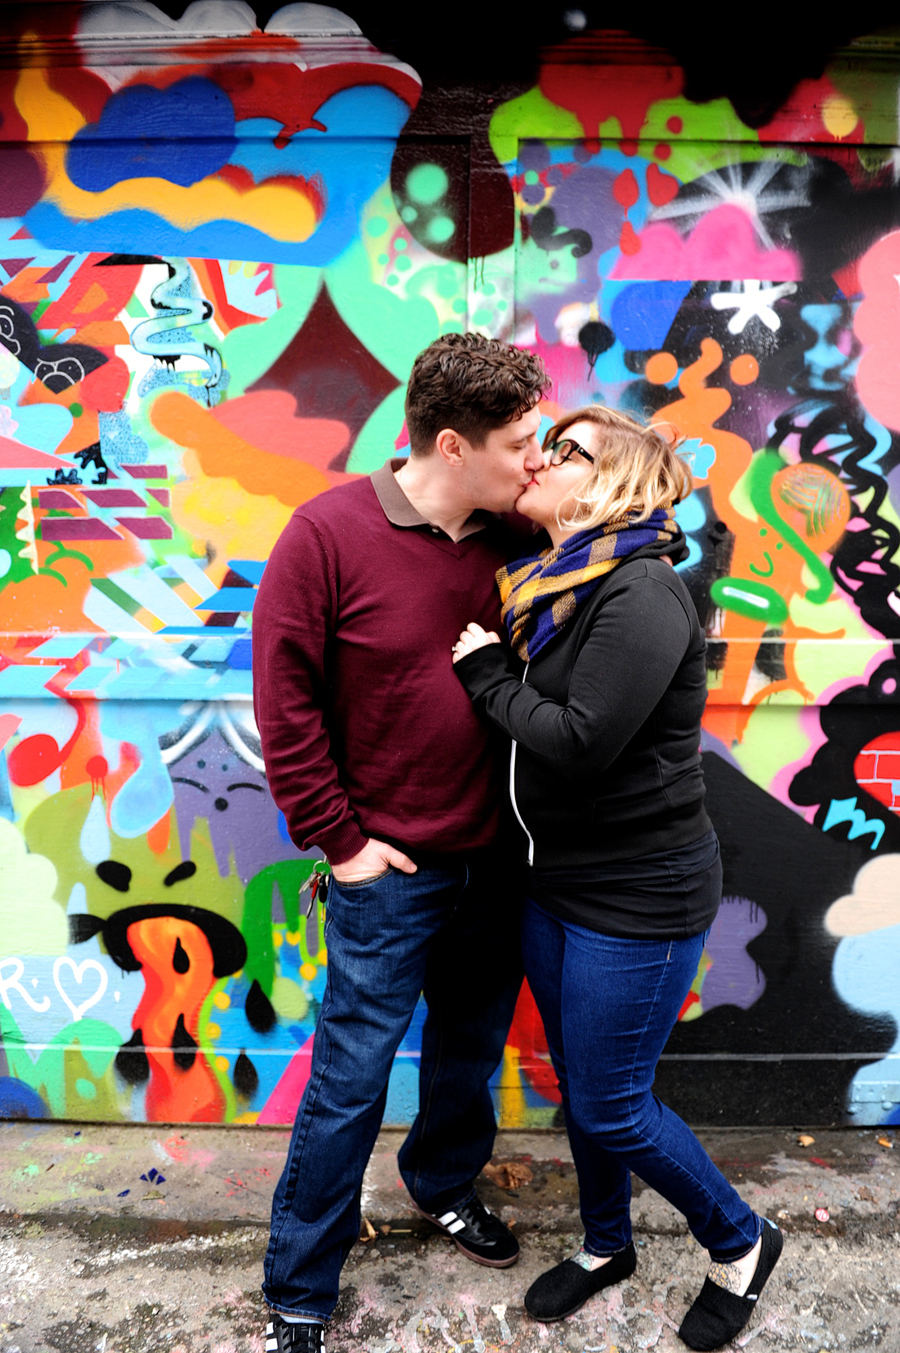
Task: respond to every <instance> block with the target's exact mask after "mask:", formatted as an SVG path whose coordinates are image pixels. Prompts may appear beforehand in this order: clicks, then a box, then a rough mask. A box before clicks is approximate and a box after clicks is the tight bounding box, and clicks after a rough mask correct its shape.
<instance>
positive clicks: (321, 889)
mask: <svg viewBox="0 0 900 1353" xmlns="http://www.w3.org/2000/svg"><path fill="white" fill-rule="evenodd" d="M330 874H331V866H330V865H329V863H328V861H327V860H316V862H315V864H314V865H313V867H312V873H311V874H310V876H309V878H308V879H307V880H306V882H305V883H301V885H300V892H301V893H305V892H306V891H307V889H308V890H309V901H308V902H307V904H306V908H305V911H304V915H305V916H306V919H307V920H309V918H310V916H312V913H313V907H314V906H315V905H316V902H317V901H319V902H321V903H322V906H323V907H324V905H325V901H326V898H327V897H328V879H329V876H330Z"/></svg>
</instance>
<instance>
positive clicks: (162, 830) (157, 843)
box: [147, 811, 172, 855]
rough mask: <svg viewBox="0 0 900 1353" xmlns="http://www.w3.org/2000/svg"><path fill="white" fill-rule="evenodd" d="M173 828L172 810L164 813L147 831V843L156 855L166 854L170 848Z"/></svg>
mask: <svg viewBox="0 0 900 1353" xmlns="http://www.w3.org/2000/svg"><path fill="white" fill-rule="evenodd" d="M171 830H172V814H171V811H169V812H167V813H163V815H162V817H161V818H160V819H159V821H158V822H155V823H154V824H153V826H152V827H151V828H150V830H149V831H148V833H147V845H148V846H149V847H150V849H151V850H152V851H153V853H154V855H164V854H165V853H166V851H167V850H168V849H169V836H170V834H171Z"/></svg>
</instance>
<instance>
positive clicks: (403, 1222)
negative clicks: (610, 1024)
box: [0, 1123, 900, 1353]
mask: <svg viewBox="0 0 900 1353" xmlns="http://www.w3.org/2000/svg"><path fill="white" fill-rule="evenodd" d="M699 1135H700V1136H701V1137H702V1139H703V1141H704V1144H705V1145H706V1147H707V1149H708V1150H709V1151H710V1153H711V1154H712V1156H713V1158H714V1159H715V1160H716V1161H717V1163H718V1164H719V1165H720V1166H721V1168H722V1169H723V1170H725V1172H726V1173H727V1174H728V1176H729V1178H731V1179H732V1180H733V1181H734V1183H735V1184H736V1185H737V1187H738V1188H739V1189H740V1190H741V1192H742V1193H743V1195H744V1196H745V1197H746V1198H747V1199H748V1201H749V1202H750V1203H751V1205H752V1206H753V1207H754V1208H755V1209H756V1210H757V1211H760V1212H763V1213H765V1214H766V1215H767V1216H769V1217H772V1218H773V1219H777V1221H778V1223H779V1225H781V1226H782V1228H783V1230H784V1232H785V1235H786V1245H785V1252H784V1255H783V1258H782V1261H781V1263H780V1264H779V1266H778V1268H777V1269H776V1271H775V1274H774V1276H773V1278H772V1280H771V1281H770V1283H769V1285H768V1287H767V1288H766V1291H765V1294H764V1296H763V1299H762V1300H761V1301H760V1307H759V1311H758V1312H757V1313H756V1315H755V1316H754V1319H753V1320H752V1321H751V1323H750V1325H749V1326H748V1328H747V1329H746V1330H745V1331H744V1332H743V1334H742V1335H741V1336H740V1337H739V1339H738V1340H737V1342H736V1344H735V1345H734V1347H737V1348H748V1347H749V1348H751V1349H752V1350H753V1353H766V1351H767V1350H779V1353H780V1351H781V1350H793V1349H798V1350H799V1349H803V1350H812V1353H820V1350H826V1349H827V1350H829V1351H830V1350H832V1349H835V1350H847V1351H848V1353H849V1351H850V1350H856V1349H874V1348H881V1349H883V1350H885V1353H900V1263H898V1259H900V1220H898V1208H900V1189H898V1185H900V1133H898V1135H897V1146H898V1150H897V1151H894V1149H893V1141H894V1134H893V1132H892V1131H888V1132H886V1133H884V1132H881V1131H879V1130H877V1129H868V1130H865V1131H854V1130H843V1131H834V1130H832V1131H827V1130H826V1131H819V1130H817V1131H815V1132H814V1133H813V1134H811V1135H812V1136H813V1137H814V1138H815V1140H810V1141H808V1142H807V1143H806V1144H805V1145H803V1144H801V1140H800V1133H799V1132H790V1131H786V1130H782V1129H779V1130H775V1131H769V1132H759V1131H753V1132H750V1131H743V1130H737V1129H735V1130H725V1131H722V1130H718V1131H710V1132H705V1133H700V1134H699ZM400 1140H401V1136H400V1134H398V1133H396V1132H392V1131H385V1132H383V1133H382V1135H381V1137H380V1139H379V1142H378V1146H377V1148H376V1152H375V1155H374V1156H373V1159H372V1164H371V1166H370V1169H369V1172H368V1175H367V1177H366V1186H365V1190H364V1197H363V1207H364V1215H365V1219H366V1223H367V1225H365V1226H364V1230H363V1237H364V1238H363V1239H361V1241H360V1243H359V1244H358V1245H357V1246H356V1247H355V1249H354V1250H353V1251H352V1253H351V1255H350V1258H349V1261H348V1263H347V1266H346V1268H345V1271H344V1285H343V1293H342V1296H341V1300H340V1304H339V1306H338V1309H337V1312H336V1314H335V1319H334V1322H333V1325H332V1327H331V1329H330V1331H329V1336H328V1346H329V1349H330V1350H331V1353H351V1350H352V1351H353V1353H356V1351H357V1350H365V1351H366V1353H395V1350H396V1353H437V1351H438V1350H442V1353H446V1350H448V1349H449V1350H451V1351H452V1353H462V1350H463V1349H465V1350H466V1353H468V1351H469V1350H470V1349H471V1350H472V1353H495V1351H496V1350H499V1349H501V1348H504V1349H506V1348H508V1349H509V1350H510V1351H511V1353H543V1351H545V1353H556V1350H562V1351H563V1353H636V1350H644V1349H653V1350H656V1353H674V1351H675V1350H683V1348H684V1346H683V1345H682V1344H681V1343H680V1341H679V1340H678V1338H677V1336H676V1330H677V1327H678V1323H679V1321H680V1318H681V1316H682V1314H683V1312H684V1311H685V1309H686V1308H687V1306H688V1305H689V1303H690V1301H691V1300H692V1298H693V1296H694V1294H695V1293H696V1292H697V1290H698V1289H699V1286H700V1284H701V1282H702V1278H703V1274H704V1271H705V1263H704V1254H703V1252H702V1251H701V1250H700V1249H699V1247H698V1246H697V1245H696V1243H695V1242H694V1241H693V1240H692V1239H691V1238H690V1236H689V1235H688V1234H687V1232H686V1229H685V1226H684V1223H683V1220H682V1218H681V1216H680V1214H678V1213H677V1212H675V1211H674V1210H673V1209H672V1208H670V1207H669V1206H668V1205H667V1204H666V1203H664V1202H663V1201H662V1200H661V1199H660V1198H659V1197H657V1195H656V1194H654V1193H653V1192H652V1191H651V1190H649V1189H645V1188H643V1187H642V1186H641V1185H640V1184H637V1186H636V1190H635V1203H634V1219H635V1238H636V1243H637V1248H638V1255H639V1260H638V1270H637V1272H636V1274H635V1275H634V1277H633V1278H632V1279H630V1280H629V1281H627V1282H625V1283H622V1284H621V1285H620V1286H618V1287H614V1288H611V1289H609V1290H608V1291H607V1292H604V1293H601V1294H600V1295H598V1296H597V1297H596V1298H594V1299H593V1300H592V1301H591V1302H589V1303H588V1304H587V1305H586V1306H585V1307H583V1308H582V1310H581V1311H579V1312H578V1313H577V1314H576V1315H574V1316H571V1317H570V1318H569V1319H568V1320H564V1321H561V1322H559V1323H557V1324H554V1325H549V1326H547V1325H538V1324H537V1323H535V1322H534V1321H533V1320H531V1319H530V1318H529V1317H528V1316H527V1315H526V1314H525V1313H524V1311H523V1308H522V1294H523V1292H524V1291H525V1289H526V1287H527V1286H528V1285H529V1283H531V1282H532V1281H533V1279H534V1278H535V1277H536V1276H537V1275H538V1274H539V1273H540V1272H541V1271H543V1270H544V1269H545V1268H547V1267H550V1266H551V1265H552V1264H554V1263H557V1262H558V1261H559V1260H560V1259H561V1258H563V1257H565V1255H566V1254H567V1253H569V1252H571V1251H572V1250H573V1249H574V1248H575V1247H576V1245H577V1243H578V1242H579V1241H580V1238H581V1235H580V1230H579V1225H578V1216H577V1196H576V1188H575V1181H574V1174H573V1169H572V1163H571V1157H570V1155H569V1152H568V1146H567V1143H566V1140H565V1138H564V1137H563V1136H562V1135H560V1134H557V1133H504V1134H502V1135H501V1137H500V1139H499V1140H498V1146H497V1153H496V1155H495V1157H494V1162H493V1164H494V1166H495V1167H499V1168H494V1169H492V1170H491V1174H492V1176H493V1177H492V1178H488V1179H484V1180H482V1184H481V1186H480V1189H481V1192H482V1196H483V1197H484V1199H485V1201H486V1202H487V1203H488V1205H489V1206H490V1207H491V1208H492V1209H493V1210H494V1211H495V1212H497V1213H498V1214H499V1215H500V1216H501V1217H502V1218H503V1219H504V1221H506V1222H507V1223H508V1224H509V1225H510V1226H511V1227H513V1229H514V1230H515V1233H516V1235H517V1236H518V1237H519V1238H520V1240H521V1242H522V1256H521V1259H520V1260H519V1263H518V1264H517V1265H516V1266H515V1267H514V1268H512V1269H507V1270H502V1271H497V1270H492V1269H488V1268H483V1267H480V1266H477V1265H475V1264H472V1263H470V1262H469V1261H468V1260H466V1259H464V1258H463V1256H462V1255H460V1254H459V1253H458V1252H457V1251H456V1249H455V1248H454V1247H453V1245H452V1243H451V1242H449V1241H448V1240H447V1239H446V1238H444V1237H442V1236H440V1235H439V1234H438V1233H436V1232H434V1231H433V1229H432V1228H430V1227H429V1225H428V1224H427V1223H426V1222H424V1221H422V1220H421V1219H419V1218H417V1217H416V1216H414V1215H413V1213H412V1211H411V1209H410V1207H409V1205H408V1202H407V1197H406V1193H405V1191H404V1190H403V1187H402V1185H401V1184H400V1181H399V1179H398V1176H397V1169H396V1161H395V1151H396V1148H397V1145H398V1144H399V1141H400ZM286 1144H287V1133H286V1132H282V1131H275V1130H266V1129H259V1128H248V1129H242V1128H224V1129H223V1128H203V1127H182V1128H172V1127H159V1128H154V1127H142V1126H133V1127H104V1126H94V1125H87V1126H82V1127H80V1128H79V1127H78V1126H72V1125H66V1124H59V1123H50V1124H44V1123H5V1124H0V1353H38V1350H41V1353H50V1350H59V1351H60V1353H151V1350H152V1353H160V1350H163V1351H164V1353H238V1350H248V1353H262V1349H263V1338H262V1334H263V1327H264V1322H265V1307H264V1305H263V1302H262V1298H261V1296H260V1294H259V1281H260V1270H261V1264H262V1257H263V1252H264V1248H265V1244H266V1239H267V1231H268V1225H267V1224H268V1212H269V1203H270V1199H271V1194H272V1190H273V1188H274V1185H275V1182H276V1180H277V1178H278V1174H279V1172H280V1169H281V1164H282V1161H283V1159H284V1153H285V1149H286ZM504 1186H505V1187H504Z"/></svg>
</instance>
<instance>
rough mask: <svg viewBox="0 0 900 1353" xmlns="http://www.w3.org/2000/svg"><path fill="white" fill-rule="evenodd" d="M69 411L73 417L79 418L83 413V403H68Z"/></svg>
mask: <svg viewBox="0 0 900 1353" xmlns="http://www.w3.org/2000/svg"><path fill="white" fill-rule="evenodd" d="M69 413H70V414H71V415H72V417H73V418H80V417H81V415H82V414H83V413H84V405H82V404H70V405H69Z"/></svg>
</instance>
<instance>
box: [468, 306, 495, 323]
mask: <svg viewBox="0 0 900 1353" xmlns="http://www.w3.org/2000/svg"><path fill="white" fill-rule="evenodd" d="M493 318H494V314H493V311H492V310H488V309H486V308H485V307H484V306H482V307H481V309H480V310H476V311H475V314H474V315H473V316H472V323H473V324H481V325H484V324H490V322H491V320H492V319H493Z"/></svg>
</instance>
